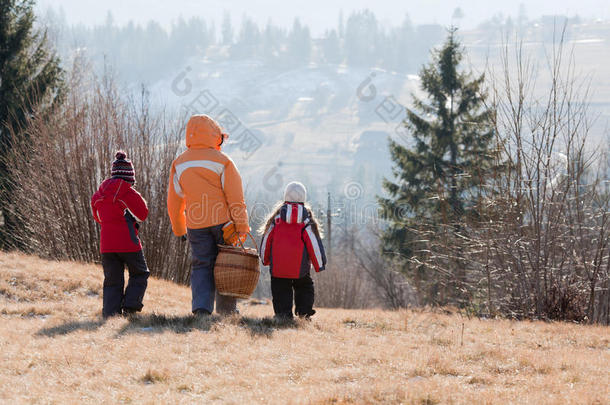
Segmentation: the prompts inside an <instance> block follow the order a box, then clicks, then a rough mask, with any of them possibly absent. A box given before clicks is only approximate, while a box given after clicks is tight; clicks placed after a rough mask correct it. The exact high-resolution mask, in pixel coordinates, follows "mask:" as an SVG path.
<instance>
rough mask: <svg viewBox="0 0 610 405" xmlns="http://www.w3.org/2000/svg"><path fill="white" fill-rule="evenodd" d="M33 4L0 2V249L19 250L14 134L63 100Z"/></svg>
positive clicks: (59, 73)
mask: <svg viewBox="0 0 610 405" xmlns="http://www.w3.org/2000/svg"><path fill="white" fill-rule="evenodd" d="M33 7H34V2H33V1H32V0H0V211H1V212H2V215H3V218H4V222H5V223H4V226H0V247H1V248H7V247H11V246H15V242H16V241H15V240H14V237H13V235H14V232H15V227H17V226H18V224H17V223H16V222H15V220H14V218H13V216H12V215H11V212H13V209H14V208H13V207H12V206H11V190H12V186H11V182H10V178H9V172H8V166H7V164H8V162H7V159H8V156H9V154H10V151H11V145H12V136H13V134H16V135H18V136H19V137H21V138H23V137H25V136H26V135H25V131H23V130H22V128H23V127H24V125H25V123H26V119H27V117H28V116H30V115H31V114H33V113H44V111H45V110H46V111H48V110H49V109H50V108H51V107H52V106H53V105H54V104H55V103H56V102H58V101H59V100H60V99H61V98H60V96H59V95H60V93H61V91H60V89H61V86H62V70H61V68H60V66H59V59H58V58H57V56H55V54H54V53H53V52H52V51H51V50H50V49H49V46H48V43H47V37H46V32H45V31H38V30H36V29H35V28H34V20H35V17H34V12H33Z"/></svg>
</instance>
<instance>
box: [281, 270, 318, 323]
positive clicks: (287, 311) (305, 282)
mask: <svg viewBox="0 0 610 405" xmlns="http://www.w3.org/2000/svg"><path fill="white" fill-rule="evenodd" d="M293 290H294V294H293ZM271 294H272V295H273V311H275V315H276V316H282V317H288V318H292V299H293V296H294V304H295V313H296V315H297V316H306V317H309V316H312V315H313V314H315V312H316V311H314V310H313V301H314V289H313V280H312V279H311V276H310V275H309V274H307V275H306V276H305V277H301V278H297V279H292V278H276V277H271Z"/></svg>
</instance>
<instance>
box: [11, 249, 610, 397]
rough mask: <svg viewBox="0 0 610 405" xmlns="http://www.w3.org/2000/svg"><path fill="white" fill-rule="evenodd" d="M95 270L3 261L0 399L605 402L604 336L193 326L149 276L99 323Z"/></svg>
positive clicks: (253, 318) (255, 313) (557, 331)
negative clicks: (124, 306)
mask: <svg viewBox="0 0 610 405" xmlns="http://www.w3.org/2000/svg"><path fill="white" fill-rule="evenodd" d="M101 283H102V273H101V268H99V267H98V266H93V265H83V264H77V263H62V262H48V261H44V260H40V259H38V258H33V257H29V256H24V255H20V254H3V253H0V325H2V326H1V327H0V359H1V362H2V367H1V368H0V386H1V387H2V389H1V390H0V403H11V404H13V403H58V404H59V403H61V404H64V403H108V404H115V403H172V404H174V403H235V404H246V403H248V404H249V403H272V404H273V403H275V404H285V403H295V404H309V403H311V404H354V403H406V404H436V403H439V404H441V403H442V404H445V403H455V404H461V403H468V404H470V403H515V404H517V403H518V404H526V403H530V404H541V403H552V404H555V403H556V404H566V403H578V404H583V403H590V404H592V403H598V404H603V403H608V400H609V399H610V388H609V386H610V376H609V373H608V364H610V328H608V327H600V326H581V325H573V324H565V323H543V322H513V321H506V320H480V319H468V318H464V317H462V316H460V315H458V314H446V313H430V312H417V311H401V312H386V311H381V310H374V311H370V310H368V311H355V310H338V309H325V308H322V309H319V310H318V314H317V315H316V316H315V318H314V320H313V321H311V322H306V321H302V322H295V323H283V324H281V323H276V322H275V321H273V320H272V318H270V317H271V315H272V313H273V311H272V308H271V306H270V305H268V304H266V305H254V304H255V303H254V302H250V303H247V302H243V303H242V304H241V305H240V310H241V313H242V315H241V316H239V317H237V316H236V317H231V318H224V319H222V318H218V317H212V318H210V319H208V320H196V319H194V318H192V317H190V316H189V313H190V290H189V289H187V288H184V287H179V286H176V285H173V284H171V283H169V282H166V281H159V280H151V281H150V286H149V290H148V293H147V296H146V298H145V308H144V312H143V313H142V314H141V315H140V316H139V317H137V318H133V319H129V320H128V319H123V318H118V319H112V320H110V321H108V322H105V323H104V322H102V320H101V318H100V309H101Z"/></svg>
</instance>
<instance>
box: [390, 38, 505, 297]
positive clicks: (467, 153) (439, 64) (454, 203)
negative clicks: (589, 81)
mask: <svg viewBox="0 0 610 405" xmlns="http://www.w3.org/2000/svg"><path fill="white" fill-rule="evenodd" d="M455 33H456V29H455V28H452V29H450V31H449V35H448V38H447V40H446V42H445V43H444V45H443V46H442V48H440V49H439V50H435V51H433V52H432V61H431V62H430V63H429V64H428V65H426V66H424V67H423V68H422V70H421V72H420V80H421V89H422V90H423V91H424V92H425V93H426V94H427V97H426V98H425V99H420V98H416V97H414V100H413V106H414V108H413V109H407V118H406V120H405V123H404V124H405V126H406V130H407V132H408V133H409V134H410V135H411V136H412V138H413V143H412V146H407V145H403V144H401V143H398V142H396V141H393V140H390V141H389V142H390V154H391V158H392V160H393V163H394V167H393V174H394V176H395V180H394V181H391V180H388V179H384V182H383V187H384V190H385V191H386V192H387V196H386V197H380V198H379V202H380V205H381V208H382V215H383V216H384V218H385V219H387V220H388V222H389V226H388V228H387V229H386V231H385V233H384V235H383V241H384V253H385V254H387V255H395V254H396V253H399V254H400V255H401V256H402V257H405V258H407V259H411V258H413V256H414V255H416V254H419V253H418V252H419V251H421V250H426V249H427V248H428V246H425V243H429V241H430V239H431V238H436V237H440V235H441V234H444V235H446V231H447V229H449V231H450V234H453V235H455V234H456V233H458V232H460V231H461V230H460V227H461V225H460V224H461V222H462V221H463V220H464V219H465V217H466V216H468V215H476V212H475V210H474V208H473V207H474V206H475V202H476V201H475V200H476V198H477V197H476V196H477V188H479V189H480V187H481V184H482V179H484V178H485V176H486V175H487V174H488V173H489V171H490V169H491V168H492V165H493V162H494V159H493V154H492V150H493V149H494V147H493V142H494V133H493V129H492V125H491V118H492V111H491V110H489V109H487V108H485V105H484V100H485V93H484V91H483V89H482V86H483V81H484V76H483V75H481V76H478V77H473V75H472V73H470V72H468V73H465V72H462V71H460V70H459V65H460V62H461V60H462V57H463V52H464V51H463V50H462V48H461V45H460V43H459V41H458V40H457V38H456V34H455ZM423 234H426V238H422V235H423ZM422 239H427V241H426V242H422ZM448 267H452V270H451V271H452V272H453V274H451V275H447V273H446V272H443V273H439V272H437V271H436V270H434V269H432V268H431V266H427V265H425V264H423V265H422V264H420V265H418V266H413V265H410V264H407V265H406V266H405V272H406V273H407V276H408V277H409V278H410V279H411V280H412V282H413V283H414V285H415V286H416V288H418V289H419V291H420V295H421V296H422V298H423V299H424V301H425V302H426V303H430V304H435V303H436V304H447V303H459V301H460V300H459V299H454V298H456V297H459V296H460V295H461V294H463V292H464V291H463V289H462V288H461V284H463V281H464V278H465V264H464V263H460V261H459V258H458V259H457V260H456V262H455V263H452V264H450V265H449V266H448Z"/></svg>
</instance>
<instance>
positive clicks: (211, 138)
mask: <svg viewBox="0 0 610 405" xmlns="http://www.w3.org/2000/svg"><path fill="white" fill-rule="evenodd" d="M224 135H226V134H225V133H224V131H223V130H222V128H221V127H220V125H218V123H217V122H216V121H215V120H214V119H213V118H211V117H209V116H207V115H205V114H200V115H193V116H192V117H191V118H190V119H189V121H188V123H187V124H186V147H187V148H189V149H202V148H213V149H216V150H220V144H221V143H222V138H223V136H224Z"/></svg>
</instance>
